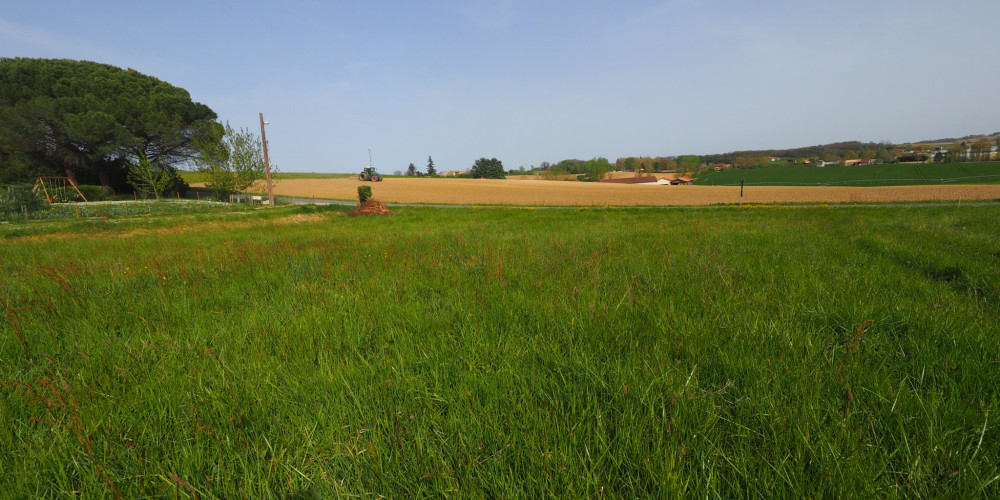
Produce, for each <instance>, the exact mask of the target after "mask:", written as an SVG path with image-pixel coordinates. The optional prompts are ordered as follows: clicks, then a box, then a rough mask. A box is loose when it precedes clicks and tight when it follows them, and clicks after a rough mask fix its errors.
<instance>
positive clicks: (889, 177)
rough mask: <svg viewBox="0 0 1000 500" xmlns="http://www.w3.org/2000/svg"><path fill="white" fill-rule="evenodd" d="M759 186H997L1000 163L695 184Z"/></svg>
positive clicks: (786, 170)
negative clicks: (945, 184)
mask: <svg viewBox="0 0 1000 500" xmlns="http://www.w3.org/2000/svg"><path fill="white" fill-rule="evenodd" d="M741 178H743V179H746V183H747V184H756V185H833V186H885V185H890V186H891V185H914V184H942V183H950V184H997V183H1000V162H988V163H920V164H900V165H866V166H852V167H846V166H842V165H841V166H829V167H813V166H802V165H792V166H779V167H768V168H754V169H746V170H741V169H727V170H723V171H721V172H715V171H710V172H705V173H703V174H701V175H699V176H698V177H697V179H696V180H695V184H700V185H705V186H738V185H739V184H740V179H741Z"/></svg>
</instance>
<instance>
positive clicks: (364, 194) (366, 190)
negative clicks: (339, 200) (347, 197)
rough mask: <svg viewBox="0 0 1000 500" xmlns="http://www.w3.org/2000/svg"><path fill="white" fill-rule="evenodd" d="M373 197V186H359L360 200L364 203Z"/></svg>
mask: <svg viewBox="0 0 1000 500" xmlns="http://www.w3.org/2000/svg"><path fill="white" fill-rule="evenodd" d="M371 197H372V187H371V186H358V201H360V202H361V203H364V202H366V201H368V200H370V199H371Z"/></svg>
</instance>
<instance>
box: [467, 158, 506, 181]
mask: <svg viewBox="0 0 1000 500" xmlns="http://www.w3.org/2000/svg"><path fill="white" fill-rule="evenodd" d="M469 175H470V176H471V177H472V178H473V179H503V178H504V177H505V175H504V170H503V163H501V162H500V160H498V159H496V158H490V159H486V158H480V159H478V160H476V163H475V164H474V165H472V170H470V171H469Z"/></svg>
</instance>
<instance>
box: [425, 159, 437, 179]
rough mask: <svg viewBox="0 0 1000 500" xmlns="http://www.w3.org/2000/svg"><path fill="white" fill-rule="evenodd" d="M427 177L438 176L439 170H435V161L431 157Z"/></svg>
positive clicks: (428, 162) (428, 161)
mask: <svg viewBox="0 0 1000 500" xmlns="http://www.w3.org/2000/svg"><path fill="white" fill-rule="evenodd" d="M427 175H437V169H435V168H434V160H433V159H432V158H431V157H430V156H429V155H428V156H427Z"/></svg>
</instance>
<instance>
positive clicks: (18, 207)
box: [0, 184, 45, 220]
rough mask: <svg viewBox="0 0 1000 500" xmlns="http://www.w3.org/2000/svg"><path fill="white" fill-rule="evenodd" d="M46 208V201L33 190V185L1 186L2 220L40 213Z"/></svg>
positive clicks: (0, 208)
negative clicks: (24, 214)
mask: <svg viewBox="0 0 1000 500" xmlns="http://www.w3.org/2000/svg"><path fill="white" fill-rule="evenodd" d="M44 207H45V201H44V200H43V199H42V197H41V196H40V195H39V194H38V193H36V192H34V191H33V190H32V186H31V184H11V185H9V186H0V220H9V219H11V218H12V217H17V216H18V215H20V214H23V213H25V212H27V213H29V214H30V213H34V212H38V211H40V210H41V209H42V208H44Z"/></svg>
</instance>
